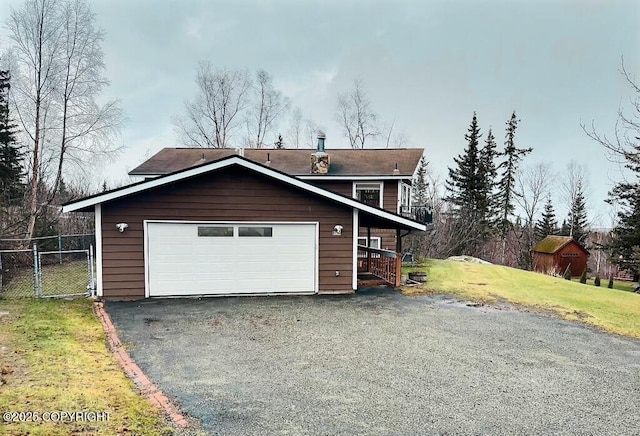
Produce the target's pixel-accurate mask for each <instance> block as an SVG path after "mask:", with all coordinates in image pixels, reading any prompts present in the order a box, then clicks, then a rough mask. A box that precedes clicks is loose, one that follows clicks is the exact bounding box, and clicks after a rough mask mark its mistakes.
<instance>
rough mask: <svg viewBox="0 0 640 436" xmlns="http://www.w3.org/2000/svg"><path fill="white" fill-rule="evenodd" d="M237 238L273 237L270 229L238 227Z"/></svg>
mask: <svg viewBox="0 0 640 436" xmlns="http://www.w3.org/2000/svg"><path fill="white" fill-rule="evenodd" d="M238 236H257V237H265V238H270V237H271V236H273V228H272V227H238Z"/></svg>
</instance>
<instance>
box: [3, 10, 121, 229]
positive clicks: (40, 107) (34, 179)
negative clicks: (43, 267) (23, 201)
mask: <svg viewBox="0 0 640 436" xmlns="http://www.w3.org/2000/svg"><path fill="white" fill-rule="evenodd" d="M94 23H95V16H94V14H93V13H92V12H91V9H90V7H89V5H88V3H87V2H86V1H85V0H26V1H25V2H24V3H23V4H22V7H21V8H19V9H11V12H10V16H9V19H8V20H7V28H8V30H9V37H10V39H11V41H12V42H13V45H12V47H11V51H10V53H9V55H8V58H9V59H10V62H11V63H12V65H11V68H12V72H13V77H14V79H15V81H14V85H13V86H12V93H11V101H12V105H13V106H14V113H16V114H17V121H18V122H19V123H20V127H21V129H22V131H23V134H24V135H25V136H26V138H27V142H28V143H29V144H30V145H29V147H28V149H29V150H30V151H29V159H28V160H29V162H28V164H29V165H28V170H29V191H30V205H29V221H28V225H27V231H26V236H27V237H28V238H30V237H33V236H34V233H35V228H36V222H37V220H38V216H39V215H40V213H41V211H42V210H43V208H46V207H47V206H48V205H49V204H50V203H51V201H52V200H53V197H54V196H55V193H56V192H57V190H58V186H59V184H60V181H61V180H62V176H63V173H64V171H65V168H67V167H68V165H67V164H68V163H69V162H70V161H71V162H73V161H75V162H81V163H82V165H83V167H84V168H86V165H87V163H89V162H91V161H92V160H94V158H95V156H96V154H101V155H108V154H110V153H112V152H114V151H116V150H117V149H118V148H119V147H118V146H114V142H113V141H112V139H113V137H114V135H116V134H117V133H118V132H119V127H120V125H121V123H122V120H123V117H122V111H121V109H120V107H119V105H118V103H117V102H115V101H111V102H108V103H106V104H105V105H99V104H98V103H97V102H96V99H97V97H98V96H99V95H100V93H101V91H102V90H103V89H104V87H105V86H106V85H107V84H108V82H107V80H106V79H105V78H104V76H103V71H104V68H105V66H104V61H103V53H102V48H101V43H102V41H103V39H104V34H103V32H102V31H101V30H100V29H96V27H95V24H94ZM87 157H91V159H87ZM48 178H52V179H53V181H52V182H51V184H50V185H49V186H46V189H43V186H45V185H47V183H46V182H47V179H48ZM49 181H50V180H49ZM47 190H48V191H49V192H50V194H49V195H47V193H46V191H47Z"/></svg>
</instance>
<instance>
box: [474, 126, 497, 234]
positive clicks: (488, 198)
mask: <svg viewBox="0 0 640 436" xmlns="http://www.w3.org/2000/svg"><path fill="white" fill-rule="evenodd" d="M497 155H498V152H497V145H496V139H495V137H494V136H493V132H492V131H491V128H489V132H488V133H487V138H486V139H485V141H484V147H482V149H481V150H480V165H479V168H478V175H479V179H480V183H481V184H480V195H479V196H478V215H479V218H480V219H481V221H482V224H483V225H484V227H485V228H486V231H487V238H488V237H489V236H490V231H491V227H492V226H493V225H494V224H495V221H496V215H497V210H496V206H497V203H496V200H495V196H494V190H495V187H496V178H497V176H498V169H497V168H496V156H497Z"/></svg>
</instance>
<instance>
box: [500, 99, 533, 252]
mask: <svg viewBox="0 0 640 436" xmlns="http://www.w3.org/2000/svg"><path fill="white" fill-rule="evenodd" d="M519 122H520V120H519V119H518V117H517V116H516V112H515V111H513V113H512V114H511V118H510V119H509V120H508V121H507V128H506V133H505V142H504V151H503V152H502V153H500V155H501V156H504V161H503V162H502V163H500V165H499V167H498V169H502V173H501V177H500V181H499V182H498V201H499V214H500V215H499V221H498V229H499V230H500V238H501V239H502V256H501V257H502V263H503V264H504V262H505V245H506V239H507V233H508V232H509V229H510V228H511V222H510V221H509V217H510V216H511V215H512V214H513V211H514V209H515V206H514V204H513V200H514V196H515V190H514V187H515V177H516V171H517V170H518V165H519V163H520V161H521V160H522V159H523V158H524V157H525V156H526V155H527V154H529V153H530V152H531V151H532V150H533V149H532V148H517V147H516V142H515V136H516V129H517V128H518V123H519Z"/></svg>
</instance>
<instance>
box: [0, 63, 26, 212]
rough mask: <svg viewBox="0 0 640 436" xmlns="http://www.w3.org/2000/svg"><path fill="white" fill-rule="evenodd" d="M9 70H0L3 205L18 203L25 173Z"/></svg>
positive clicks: (1, 186) (0, 168) (1, 188)
mask: <svg viewBox="0 0 640 436" xmlns="http://www.w3.org/2000/svg"><path fill="white" fill-rule="evenodd" d="M10 79H11V76H10V74H9V71H7V70H0V202H1V203H2V206H9V205H14V204H16V203H17V202H18V201H19V200H20V198H21V197H22V194H23V192H24V186H23V184H22V176H23V174H24V171H23V168H22V162H21V156H20V152H19V150H18V146H17V143H16V139H15V134H16V127H17V126H16V124H15V123H13V122H12V121H11V117H10V114H9V88H10Z"/></svg>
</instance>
